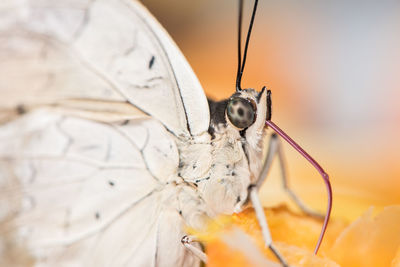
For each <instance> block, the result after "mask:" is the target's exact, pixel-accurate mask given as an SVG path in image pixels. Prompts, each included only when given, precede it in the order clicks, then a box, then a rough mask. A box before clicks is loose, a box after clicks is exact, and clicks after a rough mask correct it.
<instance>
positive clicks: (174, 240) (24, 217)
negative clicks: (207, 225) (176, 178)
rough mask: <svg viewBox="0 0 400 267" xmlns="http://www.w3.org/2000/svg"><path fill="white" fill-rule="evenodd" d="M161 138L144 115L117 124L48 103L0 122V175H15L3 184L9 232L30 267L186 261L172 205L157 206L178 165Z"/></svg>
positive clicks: (159, 130)
mask: <svg viewBox="0 0 400 267" xmlns="http://www.w3.org/2000/svg"><path fill="white" fill-rule="evenodd" d="M16 129H18V131H16ZM168 136H169V134H168V132H167V130H166V129H165V128H164V127H163V126H162V125H161V124H160V123H158V122H157V121H155V120H153V119H144V120H140V121H132V122H129V123H124V124H123V125H119V124H116V123H99V122H94V121H90V120H87V119H81V118H77V117H70V116H65V115H62V114H58V113H54V112H51V111H50V110H38V111H34V112H32V113H30V114H29V115H27V116H24V117H22V118H21V119H18V120H16V121H13V122H11V123H8V124H6V125H4V126H2V128H1V132H0V143H1V145H0V155H1V163H2V167H3V168H2V169H1V170H0V177H3V180H2V182H3V183H6V182H7V181H6V180H5V179H6V177H9V178H12V177H14V176H17V177H18V178H19V184H18V185H16V184H12V183H8V186H6V185H3V188H6V190H7V191H6V192H7V193H8V195H9V197H11V198H12V203H14V208H15V211H16V212H17V213H18V215H17V216H16V219H15V221H14V222H13V225H12V226H11V228H10V229H11V230H16V237H17V238H18V240H20V242H21V243H22V244H21V245H26V246H27V248H28V250H29V251H30V252H31V253H32V254H33V257H34V258H35V259H37V260H38V262H39V263H41V264H43V265H38V266H54V265H55V264H56V265H57V266H67V265H68V264H74V266H127V265H128V266H150V265H157V264H160V263H161V264H162V265H164V264H165V266H183V265H184V264H193V263H194V262H193V259H192V258H190V257H189V256H188V255H187V251H185V249H184V247H183V246H182V245H181V244H180V238H181V237H182V236H183V235H184V233H183V231H182V227H183V221H182V219H181V218H180V216H179V213H178V210H176V209H174V208H173V206H172V208H171V206H168V205H166V204H165V203H166V201H168V202H170V200H169V195H174V193H175V192H174V191H173V188H166V186H165V180H166V179H165V177H168V176H169V175H173V174H174V172H175V171H176V167H177V166H178V162H179V158H178V153H177V148H176V144H175V142H174V140H173V139H172V138H171V137H168ZM155 150H157V152H156V151H155ZM149 163H150V164H149ZM5 166H6V167H7V168H6V167H5ZM3 192H4V191H3ZM3 204H4V202H3ZM8 208H11V207H8ZM166 243H169V246H168V247H163V246H162V245H164V246H165V245H166ZM166 251H167V252H168V255H166ZM171 252H175V253H174V254H175V255H174V256H175V257H172V255H171V254H170V253H171ZM185 257H186V259H187V261H186V262H184V259H185ZM187 266H190V265H187Z"/></svg>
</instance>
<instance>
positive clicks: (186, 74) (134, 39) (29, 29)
mask: <svg viewBox="0 0 400 267" xmlns="http://www.w3.org/2000/svg"><path fill="white" fill-rule="evenodd" d="M20 2H21V1H14V2H13V3H14V5H12V4H10V5H6V4H5V6H6V7H5V8H3V10H2V12H1V13H2V15H4V17H3V18H2V21H0V22H2V25H0V32H1V37H0V38H1V39H3V40H4V39H8V38H10V35H12V36H13V39H12V40H10V41H7V42H2V47H1V50H2V52H1V56H0V58H1V59H2V62H1V63H0V64H1V67H0V70H1V71H5V70H6V71H7V73H9V75H7V76H9V77H7V79H4V80H3V81H2V85H1V86H2V87H3V86H4V88H8V90H9V91H11V90H12V92H10V95H11V96H10V97H9V98H8V100H7V103H8V104H7V105H10V104H12V103H15V101H17V99H18V101H21V95H24V94H27V95H26V96H25V97H24V99H23V100H30V98H31V97H32V95H33V96H37V94H38V93H41V94H42V95H43V99H42V101H45V100H47V98H50V99H51V100H54V95H56V96H57V98H65V97H69V98H71V97H76V98H79V99H81V98H84V99H88V98H91V99H93V98H94V99H97V100H99V99H107V100H111V99H112V100H120V101H121V100H122V101H128V102H130V103H132V104H134V105H135V106H136V107H138V108H140V109H141V110H142V111H144V112H145V113H147V114H149V115H151V116H153V117H155V118H157V119H158V120H160V121H161V122H162V123H163V124H164V125H165V126H166V127H167V128H168V129H169V130H170V131H171V132H173V133H174V134H175V135H177V136H179V135H186V136H187V135H190V134H192V135H197V134H201V133H203V132H205V131H207V129H208V126H209V111H208V104H207V99H206V97H205V95H204V92H203V90H202V88H201V86H200V83H199V81H198V79H197V78H196V76H195V75H194V73H193V71H192V69H191V68H190V66H189V64H188V63H187V61H186V60H185V58H184V56H183V55H182V54H181V52H180V51H179V50H178V49H177V48H176V45H175V43H174V42H173V41H172V39H171V38H170V37H169V36H168V34H167V33H166V32H165V30H164V29H163V28H162V27H161V25H159V24H158V22H157V21H156V20H155V19H154V18H153V17H152V16H151V14H150V13H149V12H148V11H147V10H146V9H145V8H144V7H142V6H141V5H140V4H139V3H138V2H136V1H130V0H96V1H92V0H90V1H89V0H86V1H74V0H62V1H50V0H30V1H22V2H23V4H20V5H17V3H20ZM13 6H15V7H14V8H13ZM21 6H22V7H21ZM27 39H29V40H30V41H29V42H28V43H27V44H26V43H25V41H26V40H27ZM32 42H34V43H35V45H33V44H32ZM60 50H62V51H63V53H62V55H61V56H60V55H59V54H60V53H59V51H60ZM15 51H17V52H19V53H22V54H21V57H22V58H19V57H17V58H10V56H11V55H13V54H10V52H14V53H15ZM14 57H15V56H14ZM26 57H30V59H31V61H30V63H29V65H26V66H25V65H22V66H21V64H19V63H21V61H23V62H24V63H25V60H26ZM65 58H68V61H67V62H64V61H65ZM33 59H35V60H33ZM10 61H12V62H13V63H10ZM54 66H57V67H54ZM21 68H22V69H21ZM75 68H80V69H84V71H85V73H84V74H85V75H86V76H85V77H84V78H83V77H81V76H83V73H82V71H80V72H79V73H78V72H77V71H76V70H75ZM26 71H28V72H29V77H26ZM32 71H33V72H32ZM75 75H77V76H78V77H75ZM71 76H73V77H72V78H74V80H73V81H74V82H71V81H70V79H71ZM88 76H91V78H94V77H96V78H97V79H95V80H96V83H94V82H91V81H90V82H89V84H90V85H91V86H90V87H85V88H83V87H84V86H83V85H84V84H85V83H84V84H81V83H78V82H80V81H81V80H82V79H84V80H85V82H87V80H88ZM21 78H25V79H27V78H29V81H31V82H32V83H31V85H30V86H29V87H30V88H29V89H28V88H27V86H26V80H21ZM75 78H77V79H76V80H75ZM10 79H11V83H10ZM10 84H12V87H10ZM60 85H62V86H61V87H62V89H60ZM64 88H65V90H64ZM67 89H68V90H67ZM60 91H61V92H60Z"/></svg>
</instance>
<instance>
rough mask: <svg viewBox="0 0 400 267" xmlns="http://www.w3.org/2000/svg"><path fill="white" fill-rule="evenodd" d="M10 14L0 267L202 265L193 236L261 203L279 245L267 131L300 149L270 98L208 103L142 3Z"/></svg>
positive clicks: (26, 6) (3, 65)
mask: <svg viewBox="0 0 400 267" xmlns="http://www.w3.org/2000/svg"><path fill="white" fill-rule="evenodd" d="M256 3H257V2H256ZM255 7H256V6H255ZM241 10H242V9H240V12H241ZM255 10H256V8H255V9H254V12H253V18H252V21H253V20H254V15H255ZM0 12H1V15H0V18H1V19H0V39H1V42H0V72H1V73H2V76H1V78H0V92H1V94H2V97H1V99H0V106H1V113H0V188H1V192H2V194H1V196H0V201H1V202H0V204H1V205H0V221H1V222H2V223H1V232H0V233H1V235H0V242H1V243H0V244H1V246H0V247H1V248H2V250H0V253H2V256H3V257H2V258H3V262H2V264H4V265H8V266H12V265H13V264H14V265H18V264H19V265H32V264H33V265H35V266H197V265H199V262H200V259H199V258H202V259H203V260H205V259H204V253H202V252H201V248H200V246H199V244H197V243H196V242H191V241H192V240H191V238H190V237H187V236H186V233H185V226H190V227H192V228H200V229H201V228H202V227H204V226H205V225H206V224H207V222H208V221H209V220H210V219H212V218H214V217H215V216H217V215H219V214H232V213H234V212H239V211H240V210H242V209H243V208H244V207H246V205H247V203H248V202H250V201H251V202H252V203H253V206H254V207H255V209H256V211H257V210H258V215H259V216H260V223H261V227H262V228H263V230H265V231H264V232H265V238H266V239H268V238H269V239H270V237H269V235H268V233H267V232H266V231H268V229H267V228H266V227H267V226H266V220H265V216H264V217H262V216H263V212H262V209H261V204H260V202H259V199H258V195H257V192H258V191H257V189H258V188H259V186H260V185H261V184H262V182H263V178H260V177H264V176H266V172H267V170H268V168H269V165H268V164H270V161H269V160H268V158H267V160H265V161H263V160H262V158H263V157H262V156H263V149H262V147H263V140H264V137H265V134H266V122H267V124H268V126H269V127H271V128H272V129H274V130H276V131H277V132H278V133H279V134H280V135H281V136H283V138H284V139H286V140H289V141H290V140H291V139H290V138H289V137H287V136H286V135H285V134H284V133H283V132H282V131H281V130H280V129H279V128H277V126H276V125H275V124H273V123H272V122H271V121H270V115H271V98H270V91H268V90H266V89H263V90H261V91H260V92H258V91H256V90H254V89H242V88H241V86H240V82H239V86H238V87H237V89H236V92H235V93H234V94H233V95H232V96H231V97H230V98H228V99H226V100H224V101H220V102H215V101H212V100H208V99H207V98H206V96H205V94H204V92H203V89H202V87H201V85H200V83H199V81H198V79H197V77H196V76H195V74H194V73H193V71H192V69H191V68H190V66H189V64H188V62H187V61H186V59H185V58H184V56H183V55H182V53H181V52H180V51H179V49H178V48H177V46H176V45H175V43H174V42H173V40H172V39H171V38H170V37H169V35H168V34H167V32H166V31H165V30H164V29H163V27H162V26H161V25H160V24H159V23H158V22H157V21H156V20H155V18H154V17H153V16H152V15H151V14H150V13H149V11H147V9H146V8H144V7H143V6H142V5H141V4H140V3H139V2H137V1H130V0H80V1H78V0H61V1H50V0H27V1H11V0H7V1H4V2H3V3H2V4H1V6H0ZM240 14H241V13H240ZM251 25H252V24H251ZM247 40H248V39H247ZM247 44H248V41H247V42H246V48H245V49H246V51H247ZM239 55H240V46H239ZM244 55H245V54H244ZM239 58H240V56H239ZM244 62H245V57H244V59H243V62H240V60H239V66H242V67H239V68H238V76H239V74H240V76H241V74H242V72H243V68H244ZM273 139H274V140H277V138H276V136H275V137H274V138H273ZM274 144H275V146H271V145H270V148H273V147H275V148H276V147H277V146H276V145H277V142H276V141H274ZM294 146H295V148H296V149H297V148H298V147H297V145H296V144H295V143H294ZM300 149H301V148H300ZM271 151H272V150H271ZM271 151H270V152H271ZM303 152H304V151H303ZM271 153H272V152H271ZM304 153H305V152H304ZM267 154H270V153H267ZM305 155H306V156H308V155H307V154H305ZM308 159H309V160H310V161H311V162H312V163H313V162H314V161H312V159H311V157H309V156H308ZM321 170H322V169H321ZM325 178H326V177H325ZM326 181H328V180H327V178H326ZM329 188H330V187H329ZM328 211H329V204H328ZM327 220H328V217H326V218H325V225H324V227H326V223H327ZM185 236H186V237H185ZM182 242H183V245H182ZM266 242H267V243H268V242H269V243H268V244H267V245H268V246H270V248H271V249H272V250H273V251H274V252H275V254H276V255H277V256H278V257H280V255H279V252H277V251H276V250H275V249H274V247H273V245H272V241H271V240H266ZM13 255H18V256H17V257H15V256H13ZM22 255H25V256H22ZM281 262H282V263H283V264H285V262H284V259H281Z"/></svg>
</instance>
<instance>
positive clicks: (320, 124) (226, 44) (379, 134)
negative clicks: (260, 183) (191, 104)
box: [142, 0, 400, 220]
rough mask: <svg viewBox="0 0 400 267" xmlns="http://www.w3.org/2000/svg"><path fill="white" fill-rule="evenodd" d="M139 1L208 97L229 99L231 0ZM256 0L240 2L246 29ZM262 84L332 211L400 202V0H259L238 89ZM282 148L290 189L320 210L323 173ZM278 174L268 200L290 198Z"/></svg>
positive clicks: (346, 212) (233, 45)
mask: <svg viewBox="0 0 400 267" xmlns="http://www.w3.org/2000/svg"><path fill="white" fill-rule="evenodd" d="M142 2H143V3H144V4H145V5H146V6H147V7H148V8H149V9H150V10H151V12H152V13H153V14H154V15H155V16H156V17H157V18H158V20H159V21H160V22H161V23H162V24H163V25H164V27H165V28H166V29H167V31H168V32H169V33H170V34H171V35H172V37H173V39H174V40H175V41H176V43H177V44H178V46H179V47H180V49H181V50H182V51H183V53H184V54H185V55H186V57H187V59H188V61H189V62H190V64H191V65H192V67H193V69H194V71H195V73H196V74H197V75H198V77H199V79H200V82H201V83H202V85H203V87H204V89H205V91H206V93H207V95H208V96H211V97H213V98H215V99H222V98H227V97H229V96H230V94H232V93H233V90H234V85H235V75H236V64H237V58H236V49H237V36H236V31H237V12H238V4H237V1H232V0H217V1H216V0H201V1H200V0H198V1H193V0H192V1H187V0H170V1H161V0H142ZM252 3H253V1H246V3H245V11H244V14H245V20H244V22H245V23H244V29H246V28H247V22H248V19H249V17H250V13H251V8H252ZM246 30H247V29H246ZM246 32H247V31H246ZM264 85H266V86H267V87H268V88H269V89H271V90H272V96H273V98H272V100H273V117H272V118H273V121H274V122H275V123H277V124H278V125H279V126H280V127H281V128H282V129H284V130H285V131H286V132H287V133H288V134H289V135H290V136H291V137H292V138H293V139H295V140H296V141H297V142H298V143H299V144H300V145H302V146H303V148H304V149H305V150H306V151H308V152H309V153H310V154H311V155H312V156H313V157H314V158H315V159H317V161H318V162H319V163H320V164H321V165H322V166H323V167H324V169H325V170H326V171H327V172H328V173H329V174H330V176H331V181H332V186H333V191H334V208H333V214H334V216H339V217H341V218H347V219H349V220H351V219H354V218H356V217H358V216H359V215H361V214H362V213H363V212H364V211H365V210H366V209H367V208H368V207H369V206H371V205H373V206H376V207H378V208H381V207H383V206H387V205H393V204H400V142H399V134H400V105H399V104H400V101H399V99H400V2H399V1H357V0H351V1H344V0H343V1H333V0H331V1H312V0H305V1H294V0H293V1H277V0H275V1H260V3H259V8H258V11H257V17H256V22H255V26H254V31H253V35H252V39H251V43H250V50H249V54H248V61H247V64H246V70H245V74H244V78H243V82H242V86H243V87H252V88H256V89H258V90H259V89H261V87H262V86H264ZM284 149H285V153H286V155H287V165H288V168H289V176H290V177H289V178H290V184H291V186H292V188H293V189H294V190H295V191H296V192H298V194H299V195H300V196H301V197H302V198H303V199H304V200H305V201H306V202H307V204H309V205H310V206H312V207H314V208H317V209H319V210H321V211H323V210H324V208H325V206H326V191H325V187H324V186H323V183H322V180H321V178H320V177H319V176H318V174H317V172H316V171H315V170H314V169H313V168H311V167H310V165H309V164H308V163H307V162H306V161H305V160H304V159H303V158H301V157H300V156H299V155H298V154H297V153H296V152H294V150H293V149H292V148H291V147H289V146H288V145H285V147H284ZM276 171H277V170H274V172H273V175H272V176H271V178H270V179H269V180H268V181H267V182H266V184H265V186H264V187H263V190H262V195H263V201H264V203H266V204H271V205H272V204H276V203H278V202H280V201H283V200H285V199H286V197H285V195H284V194H283V193H282V191H281V190H279V188H280V187H279V179H277V175H274V174H277V172H276Z"/></svg>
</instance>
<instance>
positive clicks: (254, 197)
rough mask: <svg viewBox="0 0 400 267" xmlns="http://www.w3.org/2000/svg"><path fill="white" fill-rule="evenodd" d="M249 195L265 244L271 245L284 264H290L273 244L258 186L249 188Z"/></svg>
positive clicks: (270, 247)
mask: <svg viewBox="0 0 400 267" xmlns="http://www.w3.org/2000/svg"><path fill="white" fill-rule="evenodd" d="M249 196H250V200H251V202H252V204H253V207H254V210H255V212H256V217H257V221H258V223H259V225H260V227H261V232H262V235H263V239H264V242H265V246H267V247H269V249H270V250H271V251H272V252H273V253H274V254H275V256H276V257H277V258H278V260H279V261H280V262H281V264H282V266H285V267H287V266H289V265H288V264H287V262H286V260H285V259H284V258H283V256H282V255H281V254H280V253H279V251H278V250H277V249H276V248H275V246H274V245H273V244H272V238H271V233H270V231H269V228H268V223H267V218H266V217H265V213H264V209H263V207H262V205H261V201H260V198H259V197H258V188H257V187H255V186H252V187H250V188H249Z"/></svg>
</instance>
